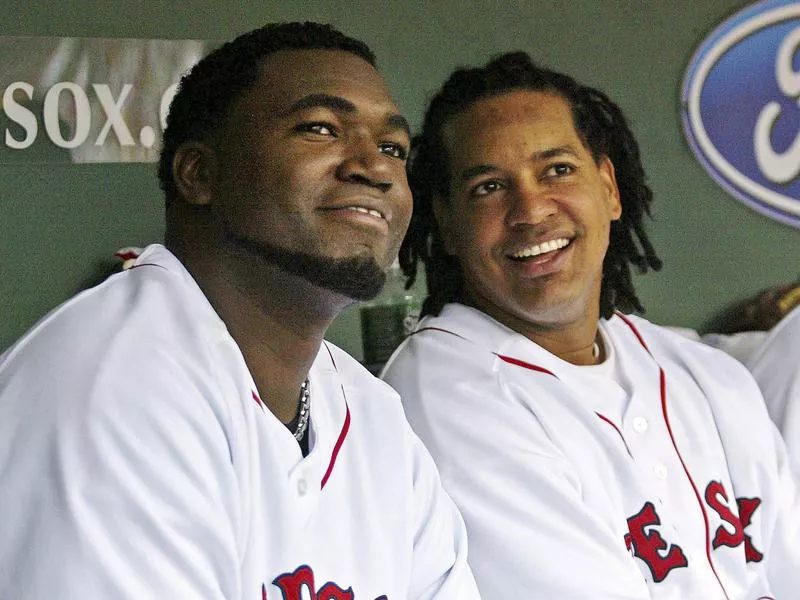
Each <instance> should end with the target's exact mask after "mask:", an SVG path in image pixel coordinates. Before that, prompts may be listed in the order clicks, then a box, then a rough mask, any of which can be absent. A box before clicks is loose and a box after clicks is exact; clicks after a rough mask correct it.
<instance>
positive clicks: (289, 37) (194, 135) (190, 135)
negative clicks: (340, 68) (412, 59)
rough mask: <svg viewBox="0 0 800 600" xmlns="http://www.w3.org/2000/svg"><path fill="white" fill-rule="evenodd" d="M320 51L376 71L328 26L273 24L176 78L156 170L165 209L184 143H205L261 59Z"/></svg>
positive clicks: (362, 50)
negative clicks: (355, 58) (354, 60)
mask: <svg viewBox="0 0 800 600" xmlns="http://www.w3.org/2000/svg"><path fill="white" fill-rule="evenodd" d="M321 49H329V50H343V51H345V52H350V53H352V54H355V55H356V56H359V57H361V58H363V59H364V60H365V61H367V62H368V63H369V64H370V65H372V66H373V67H374V66H375V55H374V54H373V53H372V51H371V50H370V49H369V48H368V47H367V45H366V44H364V43H363V42H360V41H358V40H355V39H353V38H351V37H348V36H346V35H344V34H343V33H341V32H339V31H337V30H336V29H334V28H333V27H331V26H330V25H322V24H319V23H311V22H306V23H272V24H268V25H265V26H264V27H261V28H260V29H256V30H254V31H251V32H249V33H245V34H242V35H240V36H239V37H237V38H236V39H234V40H233V41H231V42H228V43H226V44H224V45H222V46H220V47H219V48H218V49H216V50H214V51H213V52H212V53H211V54H209V55H208V56H206V57H205V58H203V59H202V60H201V61H200V62H198V63H197V64H196V65H194V67H192V69H191V70H190V71H189V72H188V73H187V74H186V75H184V76H183V77H182V78H181V81H180V84H179V86H178V91H177V93H176V94H175V97H174V98H173V100H172V104H171V105H170V109H169V115H168V116H167V127H166V129H165V130H164V139H163V144H162V150H161V156H160V160H159V164H158V179H159V183H160V186H161V189H162V190H163V191H164V195H165V197H166V202H167V206H169V205H170V203H171V202H172V201H173V200H174V199H175V198H176V197H177V195H178V190H177V188H176V187H175V182H174V181H173V179H172V161H173V159H174V158H175V152H176V151H177V150H178V148H179V147H180V146H181V144H183V143H185V142H187V141H189V140H193V141H204V140H205V139H206V138H207V136H208V135H209V133H210V132H212V131H213V130H214V128H215V127H217V126H218V125H219V124H220V122H222V120H223V119H224V117H225V116H226V115H227V113H228V110H229V109H230V106H231V105H232V104H233V103H234V101H235V100H236V99H237V98H238V97H239V96H240V95H241V94H242V93H243V92H244V91H246V90H247V89H249V88H250V87H251V86H253V85H254V84H255V82H256V80H257V79H258V76H259V74H260V68H261V63H262V61H263V59H264V58H265V57H266V56H268V55H270V54H272V53H274V52H278V51H280V50H321Z"/></svg>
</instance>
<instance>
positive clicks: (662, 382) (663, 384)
mask: <svg viewBox="0 0 800 600" xmlns="http://www.w3.org/2000/svg"><path fill="white" fill-rule="evenodd" d="M617 316H618V317H619V318H620V319H622V321H623V323H625V324H626V325H627V326H628V327H630V329H631V331H632V332H633V334H634V335H635V336H636V339H638V340H639V343H640V344H641V345H642V346H643V347H644V349H645V350H647V353H648V354H649V355H650V356H651V357H652V358H653V360H654V361H655V357H654V356H653V353H652V352H650V348H648V347H647V344H645V343H644V339H643V338H642V336H641V334H640V333H639V331H638V330H637V329H636V327H635V326H634V324H633V323H632V322H631V321H629V320H628V319H627V318H626V317H625V316H624V315H622V314H621V313H617ZM656 365H658V377H659V388H660V392H661V414H662V415H663V416H664V423H665V424H666V426H667V433H669V439H670V441H671V442H672V447H673V448H674V449H675V454H677V455H678V460H679V461H680V462H681V466H682V467H683V472H684V473H686V477H687V478H688V479H689V484H690V485H691V486H692V491H693V492H694V496H695V498H697V504H698V505H699V506H700V513H701V514H702V515H703V523H705V528H706V559H707V560H708V565H709V566H710V567H711V572H712V573H714V577H716V578H717V583H719V587H720V588H721V589H722V593H723V594H724V596H725V598H727V599H728V600H730V596H728V592H727V591H726V590H725V586H724V585H722V580H721V579H720V578H719V574H718V573H717V569H716V568H715V567H714V561H713V560H712V559H711V527H710V525H709V522H708V513H707V512H706V507H705V505H704V504H703V499H702V497H701V496H700V491H699V490H698V489H697V486H696V485H695V483H694V479H693V478H692V475H691V473H689V468H688V467H687V466H686V462H684V460H683V456H681V452H680V450H678V444H677V442H676V441H675V436H674V435H673V433H672V426H671V425H670V423H669V414H668V412H667V376H666V375H665V374H664V369H662V368H661V365H659V364H658V361H656Z"/></svg>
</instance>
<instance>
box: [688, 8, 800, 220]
mask: <svg viewBox="0 0 800 600" xmlns="http://www.w3.org/2000/svg"><path fill="white" fill-rule="evenodd" d="M682 100H683V128H684V132H685V133H686V137H687V139H688V140H689V143H690V144H691V146H692V149H693V150H694V152H695V154H696V155H697V156H698V158H699V159H700V162H701V163H702V164H703V166H704V167H705V169H706V170H707V171H708V172H709V174H710V175H711V176H712V177H713V178H714V179H715V180H716V181H717V182H718V183H719V184H720V185H722V186H723V187H724V188H725V189H726V190H728V191H729V192H730V193H732V194H733V195H734V196H735V197H736V198H738V199H740V200H742V201H743V202H745V203H746V204H748V205H749V206H751V207H752V208H754V209H755V210H757V211H759V212H761V213H764V214H766V215H769V216H770V217H772V218H774V219H777V220H779V221H782V222H784V223H788V224H790V225H793V226H795V227H798V228H800V3H798V2H797V0H767V1H765V2H759V3H757V4H755V5H753V6H750V7H748V8H746V9H744V10H743V11H741V12H739V13H737V14H735V15H733V16H732V17H731V18H729V19H728V20H727V21H725V22H724V23H722V25H720V26H719V27H717V28H716V29H715V30H714V31H713V32H712V33H711V35H709V36H708V38H707V39H706V40H705V41H704V42H703V43H702V44H701V46H700V47H699V48H698V50H697V51H696V52H695V54H694V56H693V57H692V60H691V62H690V63H689V67H688V69H687V71H686V77H685V78H684V82H683V90H682Z"/></svg>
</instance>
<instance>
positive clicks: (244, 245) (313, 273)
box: [228, 231, 386, 301]
mask: <svg viewBox="0 0 800 600" xmlns="http://www.w3.org/2000/svg"><path fill="white" fill-rule="evenodd" d="M228 239H229V240H230V241H231V242H232V243H233V245H234V246H236V247H237V248H240V249H242V250H244V251H245V252H247V253H248V254H251V255H254V256H256V257H258V258H260V259H261V260H263V261H264V262H266V263H269V264H272V265H275V266H276V267H278V268H279V269H280V270H282V271H284V272H285V273H289V274H290V275H295V276H297V277H301V278H303V279H305V280H306V281H308V282H309V283H311V284H313V285H315V286H317V287H320V288H324V289H326V290H330V291H332V292H335V293H337V294H341V295H342V296H346V297H347V298H351V299H353V300H358V301H361V300H371V299H372V298H374V297H375V296H377V295H378V294H379V293H380V291H381V289H382V288H383V284H384V283H385V282H386V272H385V271H384V270H383V269H382V268H381V267H380V265H378V262H377V261H376V260H375V259H374V258H372V257H366V256H351V257H349V258H338V259H335V258H329V257H325V256H319V255H315V254H308V253H306V252H300V251H296V250H286V249H285V248H281V247H280V246H276V245H274V244H271V243H269V242H266V241H256V240H252V239H248V238H245V237H243V236H239V235H236V234H234V233H232V232H230V231H228Z"/></svg>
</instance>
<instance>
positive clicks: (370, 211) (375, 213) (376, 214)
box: [342, 206, 386, 219]
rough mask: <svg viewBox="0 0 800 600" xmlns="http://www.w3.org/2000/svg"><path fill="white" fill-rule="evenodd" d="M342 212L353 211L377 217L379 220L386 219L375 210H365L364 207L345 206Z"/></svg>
mask: <svg viewBox="0 0 800 600" xmlns="http://www.w3.org/2000/svg"><path fill="white" fill-rule="evenodd" d="M342 210H354V211H356V212H360V213H364V214H365V215H372V216H373V217H378V218H379V219H385V218H386V217H384V216H383V213H382V212H380V211H378V210H375V209H374V208H366V207H364V206H345V207H344V208H343V209H342Z"/></svg>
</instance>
